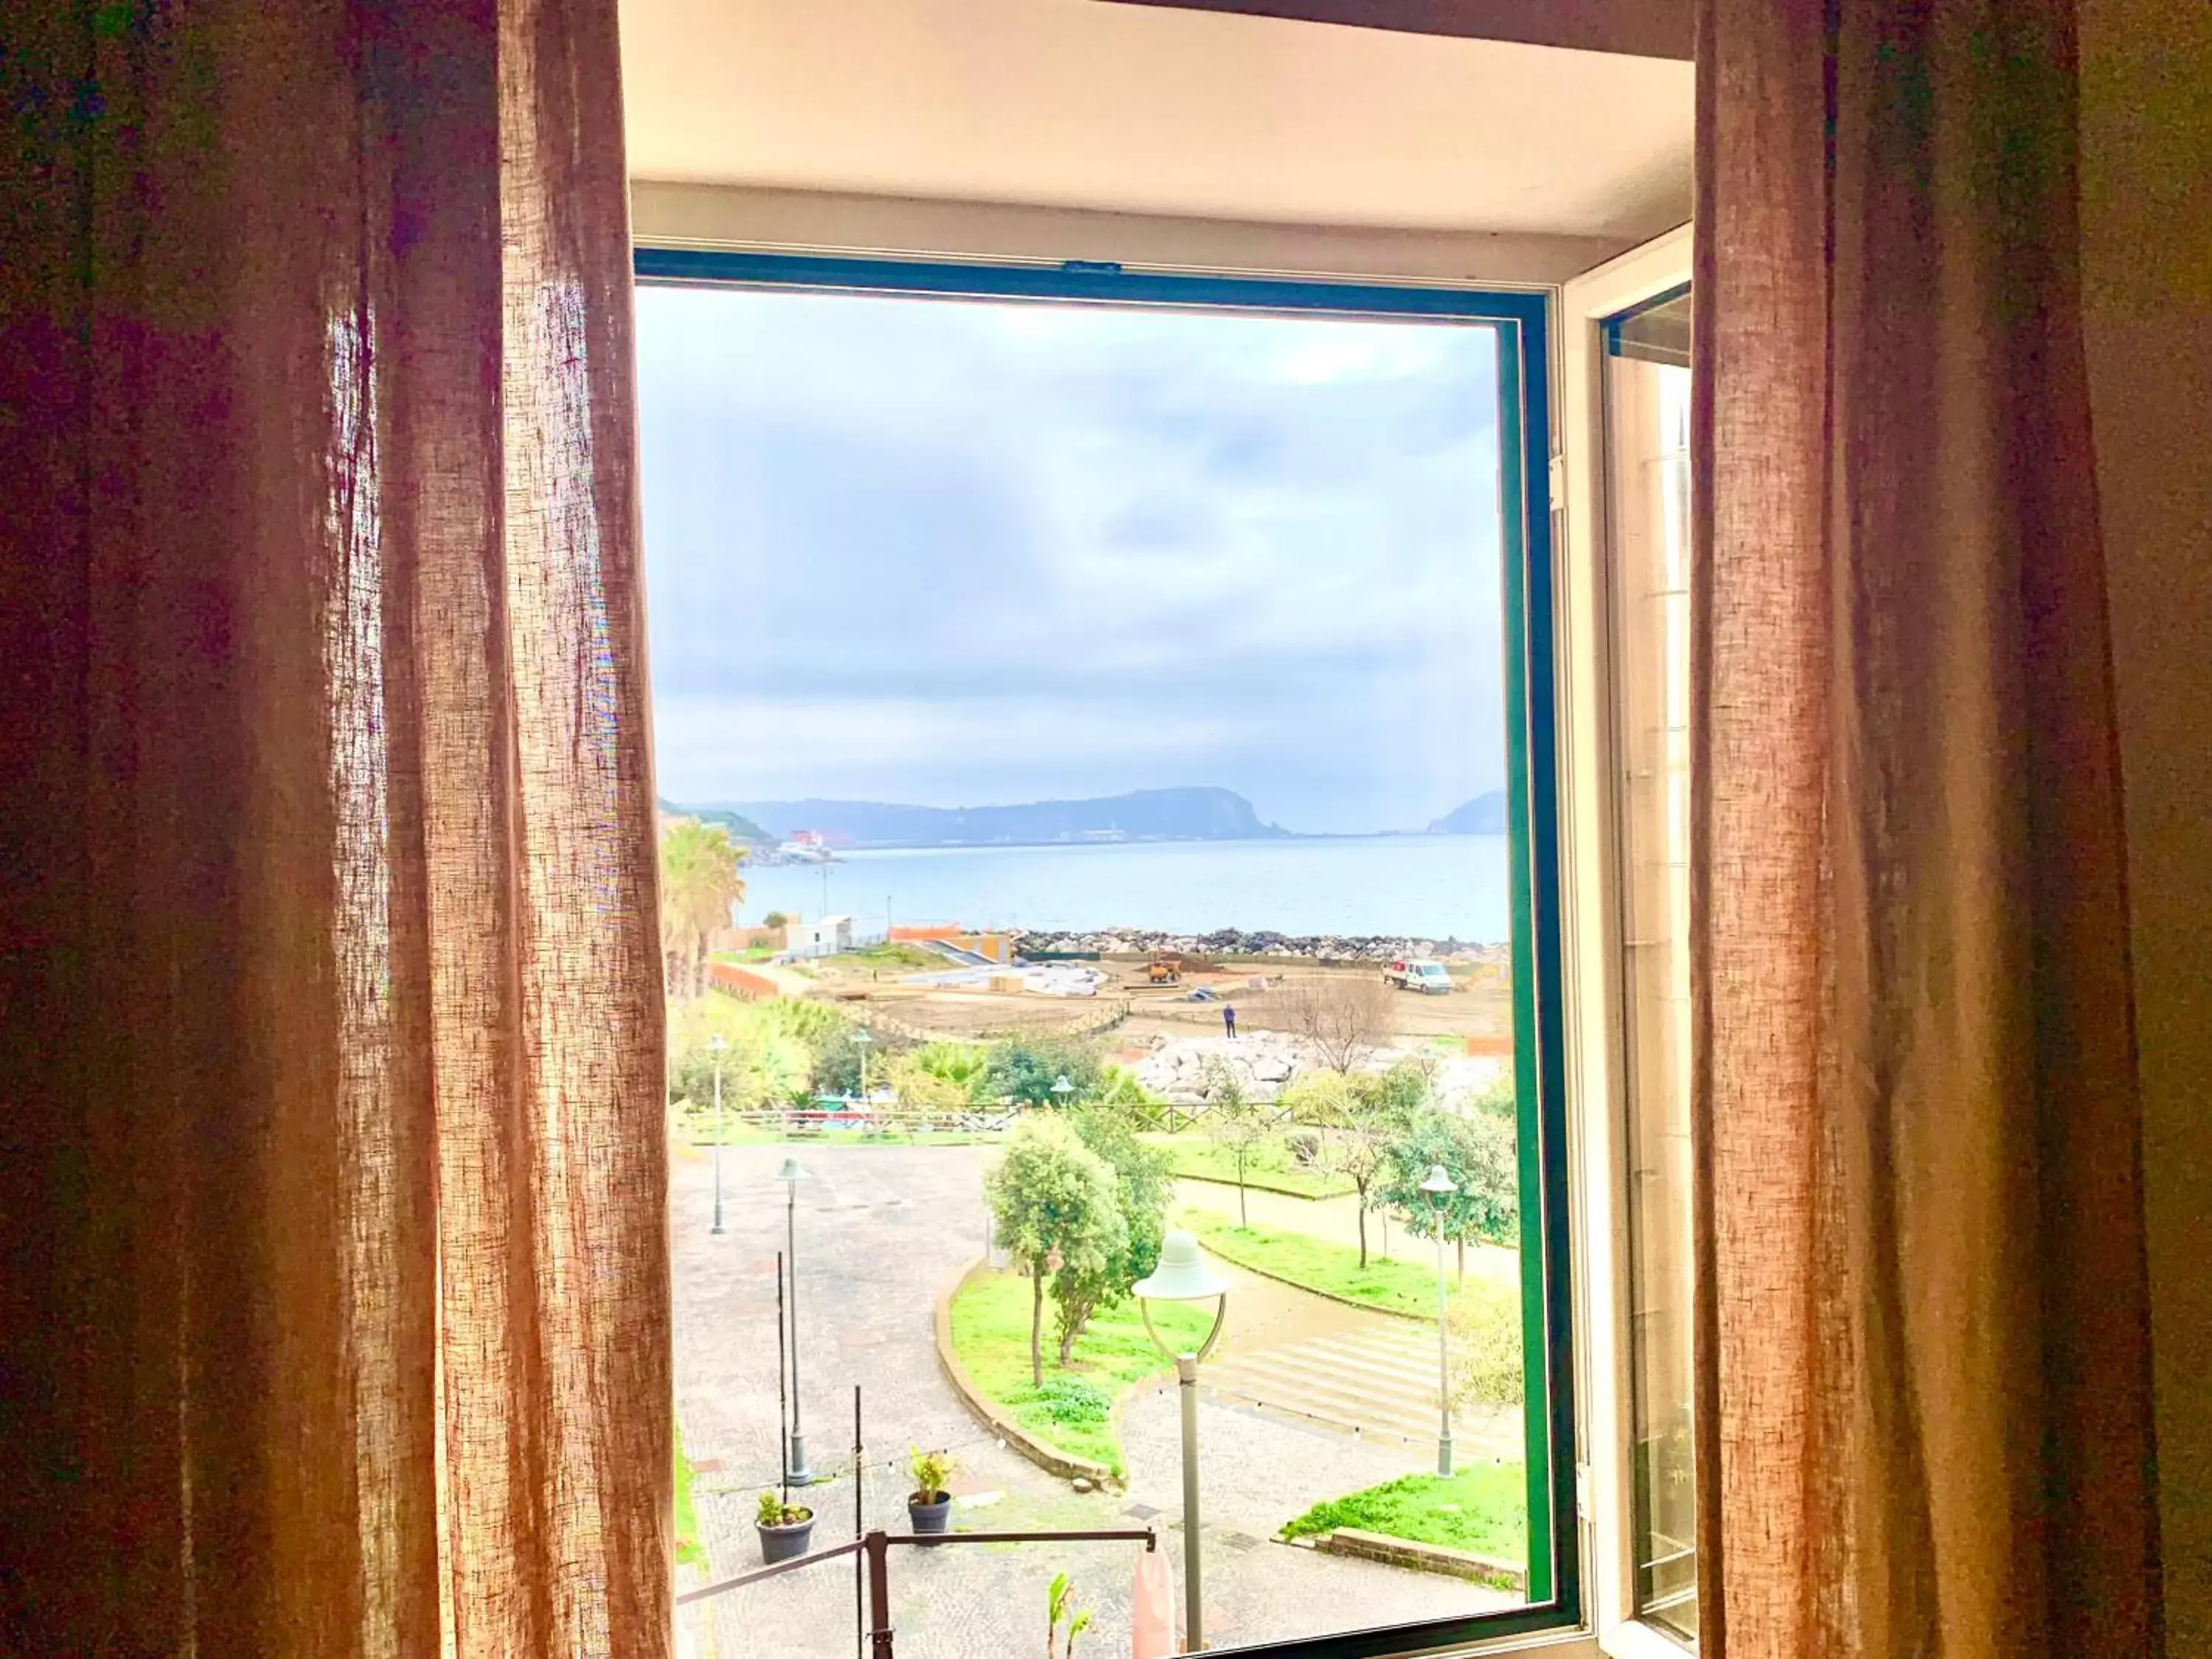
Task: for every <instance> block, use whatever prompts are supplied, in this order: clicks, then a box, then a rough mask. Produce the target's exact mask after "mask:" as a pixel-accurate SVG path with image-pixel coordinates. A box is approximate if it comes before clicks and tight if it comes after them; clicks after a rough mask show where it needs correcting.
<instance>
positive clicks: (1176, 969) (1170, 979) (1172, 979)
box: [1145, 951, 1182, 985]
mask: <svg viewBox="0 0 2212 1659" xmlns="http://www.w3.org/2000/svg"><path fill="white" fill-rule="evenodd" d="M1145 982H1146V984H1148V985H1180V984H1182V957H1178V956H1170V955H1169V954H1168V953H1167V952H1166V951H1161V952H1159V953H1158V954H1157V955H1156V956H1154V957H1152V961H1151V962H1150V963H1147V964H1146V968H1145Z"/></svg>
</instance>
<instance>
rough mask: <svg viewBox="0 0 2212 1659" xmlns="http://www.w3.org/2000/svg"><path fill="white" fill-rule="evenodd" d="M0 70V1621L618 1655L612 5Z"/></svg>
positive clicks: (325, 5) (57, 1637)
mask: <svg viewBox="0 0 2212 1659" xmlns="http://www.w3.org/2000/svg"><path fill="white" fill-rule="evenodd" d="M0 43H4V51H3V52H0V83H4V88H5V91H6V94H7V104H8V107H9V115H10V119H11V122H12V126H11V130H10V134H9V138H10V143H11V146H12V149H11V154H10V155H9V165H8V166H7V167H4V168H0V193H4V198H5V199H4V204H0V205H4V209H5V222H6V224H7V225H8V227H9V231H8V240H7V247H6V254H5V258H4V259H0V325H4V333H3V335H0V337H4V351H3V352H0V410H4V411H5V413H4V416H0V501H4V513H0V536H4V538H5V543H6V551H7V565H6V586H5V591H4V610H0V663H4V665H5V673H6V676H7V683H8V688H9V705H10V715H11V719H10V732H11V741H10V743H9V747H8V749H7V750H6V757H5V766H6V771H5V774H4V776H3V777H0V789H4V791H5V795H6V811H7V813H8V836H7V841H6V854H7V856H8V858H9V860H10V868H9V882H8V892H7V896H6V900H5V902H6V904H7V906H8V939H9V951H8V955H7V957H6V961H5V972H6V975H7V979H6V982H5V986H4V990H5V1000H6V1018H7V1021H8V1025H9V1033H8V1035H9V1049H8V1052H9V1056H10V1059H9V1076H8V1079H7V1083H6V1087H7V1091H8V1097H9V1098H8V1100H7V1102H6V1109H5V1111H4V1112H0V1136H4V1137H5V1144H4V1146H0V1153H4V1164H5V1171H4V1176H0V1179H4V1181H5V1182H6V1187H5V1189H4V1192H0V1228H4V1230H5V1238H6V1247H7V1255H6V1259H5V1261H4V1263H0V1278H3V1279H4V1280H5V1285H4V1289H0V1297H4V1310H5V1314H6V1316H7V1345H6V1350H5V1363H6V1367H7V1383H8V1386H7V1388H6V1389H4V1390H0V1393H4V1394H5V1395H6V1401H7V1403H6V1405H5V1407H0V1409H4V1410H5V1412H6V1413H7V1416H6V1418H5V1419H4V1420H0V1444H4V1448H5V1449H4V1451H3V1452H0V1456H4V1457H5V1458H6V1459H7V1467H6V1468H5V1469H4V1471H0V1474H4V1477H5V1478H4V1479H0V1488H4V1492H5V1495H4V1497H0V1504H5V1505H6V1507H7V1510H8V1521H9V1530H10V1533H11V1534H12V1539H11V1542H12V1547H11V1550H10V1566H9V1571H7V1572H6V1573H5V1574H4V1575H0V1647H4V1648H6V1649H7V1650H9V1651H11V1652H25V1653H31V1652H37V1653H64V1652H70V1653H76V1652H94V1651H99V1652H110V1651H113V1652H125V1653H171V1654H197V1655H200V1656H204V1659H214V1656H222V1659H231V1656H245V1655H252V1654H283V1655H288V1656H289V1655H356V1654H359V1655H369V1654H376V1655H393V1656H437V1655H439V1654H440V1653H441V1651H444V1652H449V1653H453V1654H457V1655H460V1656H469V1655H483V1656H528V1655H555V1654H558V1655H562V1656H568V1655H573V1654H625V1655H628V1654H636V1655H647V1656H651V1655H659V1654H662V1653H665V1651H666V1650H667V1648H668V1643H669V1609H668V1557H669V1549H670V1522H669V1517H668V1515H667V1512H666V1511H667V1505H668V1501H669V1498H668V1492H669V1486H670V1470H671V1457H672V1437H671V1405H670V1401H671V1394H670V1376H669V1352H668V1350H669V1339H668V1318H669V1315H668V1290H667V1284H666V1276H667V1261H668V1256H667V1249H666V1240H665V1191H666V1186H665V1169H664V1159H665V1151H664V1143H663V1137H662V1133H661V1125H660V1098H661V1076H660V1068H661V1063H662V1062H661V1029H660V1022H661V1012H660V999H659V962H658V953H657V931H656V926H655V919H654V902H655V896H654V866H653V844H652V833H653V794H652V778H651V767H650V762H649V755H648V748H647V732H646V728H645V697H646V681H645V672H644V644H643V622H642V617H641V597H640V584H639V581H638V573H637V544H638V532H637V522H638V520H637V504H636V489H635V469H634V464H633V461H634V457H633V451H634V447H635V441H634V414H633V402H632V396H631V386H630V374H631V352H630V317H629V263H628V261H629V226H628V218H627V207H626V197H625V185H624V179H623V149H622V133H621V122H620V104H619V89H618V76H617V44H616V33H615V7H614V4H613V0H478V3H467V0H452V3H437V0H389V3H368V0H306V3H301V4H286V5H269V4H264V3H259V0H207V3H195V4H185V5H176V6H165V7H153V6H133V5H127V4H125V5H100V6H94V5H91V4H82V5H76V6H53V5H46V4H40V3H36V0H31V3H15V0H9V3H8V4H7V5H6V8H5V12H4V21H3V23H0Z"/></svg>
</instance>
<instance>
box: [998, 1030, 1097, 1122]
mask: <svg viewBox="0 0 2212 1659" xmlns="http://www.w3.org/2000/svg"><path fill="white" fill-rule="evenodd" d="M1063 1077H1064V1078H1066V1079H1067V1081H1068V1084H1069V1085H1070V1087H1069V1091H1068V1093H1067V1095H1066V1097H1065V1098H1066V1104H1068V1105H1071V1106H1073V1105H1079V1104H1080V1103H1083V1102H1084V1101H1086V1100H1089V1099H1090V1098H1091V1097H1092V1096H1093V1095H1095V1094H1097V1091H1098V1051H1097V1048H1096V1047H1095V1046H1093V1045H1092V1044H1091V1043H1088V1042H1070V1041H1067V1040H1065V1039H1061V1038H1054V1037H1006V1038H1003V1039H1001V1040H1000V1041H999V1042H994V1043H993V1044H992V1045H991V1050H990V1070H989V1075H988V1080H987V1082H986V1083H985V1084H984V1085H983V1092H984V1094H985V1095H986V1096H987V1097H989V1098H990V1099H993V1100H1000V1099H1004V1098H1005V1097H1006V1096H1008V1095H1012V1097H1014V1098H1015V1099H1016V1100H1017V1101H1018V1102H1020V1103H1022V1104H1023V1105H1024V1106H1058V1105H1060V1104H1061V1103H1062V1097H1061V1096H1060V1095H1057V1094H1054V1092H1053V1085H1054V1084H1055V1083H1057V1082H1059V1081H1060V1079H1061V1078H1063Z"/></svg>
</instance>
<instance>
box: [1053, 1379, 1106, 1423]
mask: <svg viewBox="0 0 2212 1659" xmlns="http://www.w3.org/2000/svg"><path fill="white" fill-rule="evenodd" d="M1036 1397H1037V1403H1038V1404H1039V1405H1040V1406H1042V1407H1043V1408H1044V1413H1045V1415H1046V1416H1048V1417H1049V1418H1050V1419H1052V1420H1053V1421H1054V1422H1055V1423H1064V1424H1066V1425H1069V1426H1070V1427H1074V1426H1078V1425H1085V1424H1092V1423H1103V1422H1104V1421H1105V1420H1106V1419H1107V1417H1108V1415H1109V1413H1111V1412H1112V1411H1113V1409H1114V1396H1113V1395H1110V1394H1109V1393H1107V1392H1106V1390H1105V1389H1102V1388H1100V1387H1099V1386H1098V1385H1097V1383H1093V1382H1091V1381H1090V1380H1089V1379H1088V1378H1086V1377H1080V1376H1055V1377H1054V1378H1053V1380H1052V1381H1051V1382H1049V1383H1046V1384H1045V1385H1044V1386H1043V1387H1042V1388H1041V1389H1038V1390H1037V1391H1036Z"/></svg>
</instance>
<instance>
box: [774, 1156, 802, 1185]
mask: <svg viewBox="0 0 2212 1659" xmlns="http://www.w3.org/2000/svg"><path fill="white" fill-rule="evenodd" d="M775 1178H776V1179H777V1180H778V1181H793V1182H797V1181H804V1180H805V1179H806V1170H805V1166H804V1165H803V1164H800V1163H799V1160H798V1159H797V1158H786V1159H784V1160H783V1167H782V1168H781V1170H777V1171H776V1172H775Z"/></svg>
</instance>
